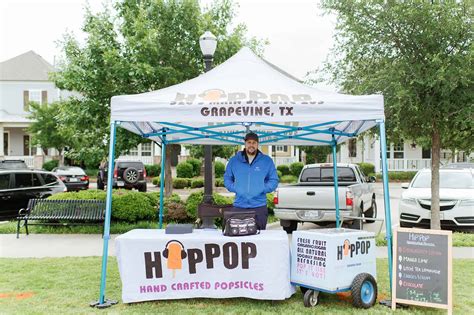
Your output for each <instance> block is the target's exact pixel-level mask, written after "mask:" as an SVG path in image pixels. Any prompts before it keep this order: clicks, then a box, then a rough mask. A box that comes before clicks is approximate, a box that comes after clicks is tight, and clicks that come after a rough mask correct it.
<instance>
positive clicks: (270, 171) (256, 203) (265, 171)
mask: <svg viewBox="0 0 474 315" xmlns="http://www.w3.org/2000/svg"><path fill="white" fill-rule="evenodd" d="M224 185H225V187H226V188H227V189H228V190H229V191H231V192H235V201H234V206H235V207H239V208H257V207H262V206H266V205H267V195H266V194H267V193H269V192H272V191H274V190H275V189H276V188H277V186H278V174H277V171H276V168H275V164H273V160H272V159H271V158H270V157H269V156H268V155H265V154H263V153H261V152H260V151H258V153H257V155H256V156H255V158H254V159H253V161H252V163H251V164H249V163H248V160H247V155H246V154H245V151H240V152H238V153H237V154H236V155H235V156H233V157H232V158H231V159H230V161H229V163H227V167H226V170H225V173H224Z"/></svg>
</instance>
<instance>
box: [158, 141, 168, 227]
mask: <svg viewBox="0 0 474 315" xmlns="http://www.w3.org/2000/svg"><path fill="white" fill-rule="evenodd" d="M165 140H166V135H165V136H163V142H162V144H161V178H160V212H159V213H158V218H159V221H160V223H159V226H158V228H160V229H161V228H163V201H164V194H165V192H164V190H165V189H164V188H165V161H166V141H165Z"/></svg>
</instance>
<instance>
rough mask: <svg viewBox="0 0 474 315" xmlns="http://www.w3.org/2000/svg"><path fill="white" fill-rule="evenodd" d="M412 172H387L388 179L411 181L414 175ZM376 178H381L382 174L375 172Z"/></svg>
mask: <svg viewBox="0 0 474 315" xmlns="http://www.w3.org/2000/svg"><path fill="white" fill-rule="evenodd" d="M416 173H417V172H416V171H414V172H388V179H389V180H393V181H411V180H412V179H413V177H414V176H415V175H416ZM377 179H382V174H377Z"/></svg>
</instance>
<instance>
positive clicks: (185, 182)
mask: <svg viewBox="0 0 474 315" xmlns="http://www.w3.org/2000/svg"><path fill="white" fill-rule="evenodd" d="M189 165H191V164H189ZM189 186H190V185H189V178H179V177H178V178H173V188H176V189H183V188H186V187H189Z"/></svg>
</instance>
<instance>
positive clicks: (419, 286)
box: [392, 228, 452, 309]
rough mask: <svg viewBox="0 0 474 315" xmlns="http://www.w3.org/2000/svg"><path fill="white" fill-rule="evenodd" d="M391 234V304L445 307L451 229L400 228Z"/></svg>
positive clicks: (449, 274)
mask: <svg viewBox="0 0 474 315" xmlns="http://www.w3.org/2000/svg"><path fill="white" fill-rule="evenodd" d="M394 236H395V243H394V246H395V248H394V249H395V250H394V256H393V266H392V267H393V282H392V290H393V293H392V301H393V302H392V305H393V304H394V303H396V302H399V303H402V304H404V303H405V304H414V305H421V306H430V307H438V308H447V309H449V306H450V305H451V291H450V290H451V273H452V269H451V268H452V264H451V261H452V257H451V245H452V240H451V231H437V230H422V229H402V228H400V229H397V230H396V231H395V235H394ZM395 300H396V302H395Z"/></svg>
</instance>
